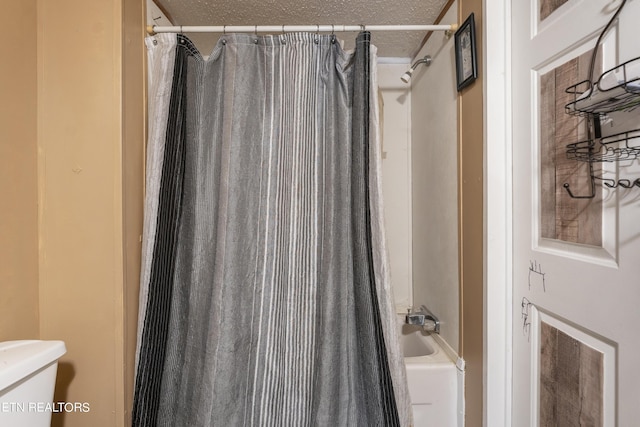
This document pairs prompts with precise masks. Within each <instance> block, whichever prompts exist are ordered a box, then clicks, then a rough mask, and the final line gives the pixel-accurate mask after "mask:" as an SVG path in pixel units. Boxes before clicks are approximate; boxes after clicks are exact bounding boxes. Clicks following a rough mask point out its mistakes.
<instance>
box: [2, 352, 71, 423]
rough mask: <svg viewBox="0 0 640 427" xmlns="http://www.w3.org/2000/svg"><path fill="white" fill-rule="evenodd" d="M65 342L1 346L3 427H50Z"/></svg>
mask: <svg viewBox="0 0 640 427" xmlns="http://www.w3.org/2000/svg"><path fill="white" fill-rule="evenodd" d="M64 353H66V348H65V345H64V343H63V342H62V341H35V340H34V341H6V342H1V343H0V426H12V427H45V426H50V425H51V414H52V402H53V390H54V387H55V382H56V373H57V369H58V359H59V358H60V356H62V355H63V354H64Z"/></svg>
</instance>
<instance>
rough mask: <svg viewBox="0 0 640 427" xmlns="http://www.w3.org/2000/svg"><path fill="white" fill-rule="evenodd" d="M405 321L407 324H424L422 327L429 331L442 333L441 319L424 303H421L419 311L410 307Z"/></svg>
mask: <svg viewBox="0 0 640 427" xmlns="http://www.w3.org/2000/svg"><path fill="white" fill-rule="evenodd" d="M405 323H406V324H407V325H416V326H422V329H424V330H425V331H427V332H435V333H436V334H439V333H440V320H438V318H437V317H436V316H435V315H434V314H433V313H432V312H431V311H429V309H428V308H427V307H425V306H424V305H421V306H420V309H419V310H417V311H413V309H411V308H408V309H407V315H406V317H405Z"/></svg>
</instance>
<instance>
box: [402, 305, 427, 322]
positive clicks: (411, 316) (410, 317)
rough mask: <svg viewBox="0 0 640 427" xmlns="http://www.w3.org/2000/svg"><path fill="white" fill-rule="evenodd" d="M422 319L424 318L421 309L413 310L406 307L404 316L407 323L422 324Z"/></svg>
mask: <svg viewBox="0 0 640 427" xmlns="http://www.w3.org/2000/svg"><path fill="white" fill-rule="evenodd" d="M424 320H425V313H423V312H421V311H413V310H412V309H411V308H408V309H407V316H406V317H405V323H406V324H407V325H419V326H423V325H424Z"/></svg>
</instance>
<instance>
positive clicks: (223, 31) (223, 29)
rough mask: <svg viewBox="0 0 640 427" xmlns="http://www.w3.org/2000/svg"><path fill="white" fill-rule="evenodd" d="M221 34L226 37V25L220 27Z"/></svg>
mask: <svg viewBox="0 0 640 427" xmlns="http://www.w3.org/2000/svg"><path fill="white" fill-rule="evenodd" d="M222 34H224V35H225V36H226V35H227V26H226V25H223V26H222Z"/></svg>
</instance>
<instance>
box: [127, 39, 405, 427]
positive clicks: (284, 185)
mask: <svg viewBox="0 0 640 427" xmlns="http://www.w3.org/2000/svg"><path fill="white" fill-rule="evenodd" d="M147 47H148V65H149V132H148V133H149V141H148V148H147V150H148V152H147V186H146V188H147V193H146V198H145V218H144V221H145V224H144V237H143V255H142V256H143V260H142V272H141V292H140V316H139V328H138V329H139V331H138V348H137V355H136V385H135V398H134V407H133V425H134V426H156V425H158V426H287V427H289V426H408V425H409V424H410V422H411V421H410V412H409V411H410V409H409V401H408V393H407V388H406V379H405V371H404V366H403V361H402V354H401V353H400V349H399V346H398V337H397V331H396V329H397V324H396V315H395V313H394V309H393V303H392V300H391V299H392V297H391V289H390V280H389V273H388V263H387V260H386V248H385V241H384V234H383V225H382V204H381V203H382V201H381V185H380V153H379V145H378V141H379V130H378V126H377V116H378V111H377V108H378V106H377V91H376V90H374V89H375V88H376V72H375V47H373V46H372V45H371V44H370V35H369V33H368V32H363V33H361V34H359V35H358V38H357V41H356V48H355V50H354V51H352V52H347V51H344V50H342V48H341V47H340V44H339V43H337V42H336V39H335V37H334V36H331V35H319V34H310V33H309V34H307V33H293V34H286V35H285V34H283V35H274V36H257V35H243V34H226V35H223V36H222V37H221V38H220V40H219V41H218V43H217V45H216V47H215V49H214V50H213V52H212V53H211V55H209V57H207V58H205V57H203V56H202V55H201V54H200V53H199V52H198V50H197V49H196V48H195V46H194V45H193V43H192V42H191V41H190V40H189V39H188V38H187V37H185V36H183V35H180V34H159V35H155V36H152V37H149V38H147Z"/></svg>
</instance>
